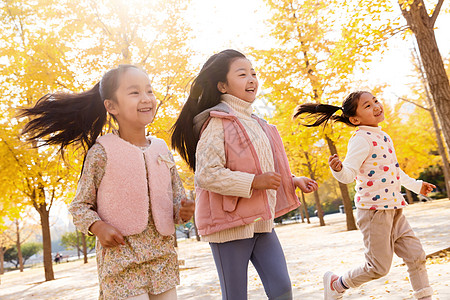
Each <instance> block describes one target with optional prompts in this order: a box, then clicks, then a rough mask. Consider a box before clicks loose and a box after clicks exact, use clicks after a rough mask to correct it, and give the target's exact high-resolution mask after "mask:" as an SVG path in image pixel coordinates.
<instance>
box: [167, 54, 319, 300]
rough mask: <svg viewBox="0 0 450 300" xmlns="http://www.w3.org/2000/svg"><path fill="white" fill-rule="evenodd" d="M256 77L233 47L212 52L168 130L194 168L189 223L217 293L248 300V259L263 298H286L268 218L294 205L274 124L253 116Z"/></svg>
mask: <svg viewBox="0 0 450 300" xmlns="http://www.w3.org/2000/svg"><path fill="white" fill-rule="evenodd" d="M257 90H258V80H257V77H256V73H255V70H254V69H253V67H252V65H251V63H250V61H249V60H248V59H247V58H246V57H245V56H244V55H243V54H241V53H239V52H238V51H235V50H225V51H222V52H220V53H218V54H215V55H213V56H212V57H211V58H209V59H208V61H207V62H206V63H205V65H204V66H203V68H202V70H201V71H200V73H199V74H198V76H197V78H196V79H195V80H194V82H193V84H192V87H191V90H190V94H189V98H188V100H187V102H186V104H185V105H184V107H183V109H182V111H181V113H180V116H179V118H178V120H177V121H176V123H175V125H174V128H173V135H172V145H173V146H174V148H175V149H177V150H178V152H179V153H180V154H181V156H182V157H183V158H184V159H185V160H186V162H187V163H188V164H189V166H190V167H191V168H192V169H193V170H195V185H196V211H195V222H196V226H197V228H198V232H199V234H200V235H201V237H202V240H203V241H207V242H209V243H210V246H211V249H212V253H213V256H214V260H215V263H216V267H217V271H218V274H219V280H220V286H221V290H222V298H223V299H229V300H243V299H247V269H248V263H249V261H251V262H252V263H253V265H254V266H255V268H256V270H257V271H258V274H259V275H260V277H261V280H262V283H263V285H264V289H265V292H266V294H267V296H268V298H269V299H292V289H291V282H290V279H289V274H288V271H287V267H286V261H285V258H284V254H283V251H282V249H281V246H280V243H279V241H278V238H277V236H276V234H275V231H274V230H273V219H274V217H277V216H279V215H282V214H284V213H286V212H288V211H290V210H293V209H295V208H296V207H298V205H299V203H298V199H297V197H296V195H295V188H296V187H300V188H301V189H302V190H303V191H304V192H306V193H309V192H313V191H315V190H316V189H317V183H316V182H315V181H313V180H311V179H309V178H306V177H294V176H293V175H292V174H291V172H290V170H289V165H288V160H287V157H286V153H285V152H284V148H283V144H282V142H281V138H280V136H279V134H278V131H277V130H276V128H275V127H274V126H272V125H269V124H267V123H266V122H265V121H264V120H262V119H259V118H258V117H256V116H255V115H253V114H252V106H251V105H252V103H253V101H254V100H255V97H256V92H257Z"/></svg>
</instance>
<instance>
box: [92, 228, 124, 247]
mask: <svg viewBox="0 0 450 300" xmlns="http://www.w3.org/2000/svg"><path fill="white" fill-rule="evenodd" d="M89 229H90V231H91V232H92V233H93V234H94V235H95V236H96V237H97V238H98V240H99V241H100V244H102V246H103V247H105V248H110V247H115V246H118V245H125V241H124V239H123V235H122V234H121V233H120V231H119V230H117V229H116V228H115V227H113V226H111V225H109V224H108V223H106V222H103V221H97V222H95V223H94V224H92V225H91V227H90V228H89Z"/></svg>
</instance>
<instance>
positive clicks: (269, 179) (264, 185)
mask: <svg viewBox="0 0 450 300" xmlns="http://www.w3.org/2000/svg"><path fill="white" fill-rule="evenodd" d="M280 183H281V175H280V174H278V173H275V172H267V173H263V174H261V175H256V176H255V178H253V182H252V189H254V190H268V189H271V190H276V189H278V187H279V186H280Z"/></svg>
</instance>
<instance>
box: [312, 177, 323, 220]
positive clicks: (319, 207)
mask: <svg viewBox="0 0 450 300" xmlns="http://www.w3.org/2000/svg"><path fill="white" fill-rule="evenodd" d="M311 179H312V178H311ZM314 201H315V203H316V209H317V217H319V222H320V226H325V220H324V219H323V210H322V205H321V204H320V198H319V192H318V191H315V192H314Z"/></svg>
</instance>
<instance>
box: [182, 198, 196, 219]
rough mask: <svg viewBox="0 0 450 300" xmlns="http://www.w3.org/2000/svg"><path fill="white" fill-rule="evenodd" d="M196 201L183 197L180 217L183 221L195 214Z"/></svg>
mask: <svg viewBox="0 0 450 300" xmlns="http://www.w3.org/2000/svg"><path fill="white" fill-rule="evenodd" d="M194 209H195V203H194V201H192V200H187V199H181V208H180V218H181V221H183V222H187V221H189V220H190V219H191V218H192V215H193V214H194Z"/></svg>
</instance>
